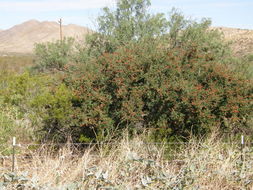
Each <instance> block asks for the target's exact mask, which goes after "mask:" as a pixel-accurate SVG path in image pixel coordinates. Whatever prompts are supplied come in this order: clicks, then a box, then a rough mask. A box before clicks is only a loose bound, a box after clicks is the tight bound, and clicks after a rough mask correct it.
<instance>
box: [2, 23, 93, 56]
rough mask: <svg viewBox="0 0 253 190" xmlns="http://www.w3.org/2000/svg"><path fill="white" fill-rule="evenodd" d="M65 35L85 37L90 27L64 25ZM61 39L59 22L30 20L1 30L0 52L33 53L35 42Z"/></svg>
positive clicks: (78, 37)
mask: <svg viewBox="0 0 253 190" xmlns="http://www.w3.org/2000/svg"><path fill="white" fill-rule="evenodd" d="M62 31H63V36H64V37H74V38H77V39H83V37H84V36H85V35H86V34H87V33H89V32H91V30H89V29H88V28H85V27H82V26H78V25H74V24H69V25H63V27H62ZM58 39H59V24H58V23H57V22H48V21H45V22H39V21H37V20H30V21H27V22H24V23H22V24H19V25H16V26H14V27H12V28H10V29H8V30H3V31H0V52H4V53H32V51H33V48H34V44H35V43H42V42H48V41H55V40H58Z"/></svg>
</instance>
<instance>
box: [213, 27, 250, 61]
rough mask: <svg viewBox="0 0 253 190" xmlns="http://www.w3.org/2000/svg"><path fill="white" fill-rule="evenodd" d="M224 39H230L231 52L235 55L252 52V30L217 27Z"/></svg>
mask: <svg viewBox="0 0 253 190" xmlns="http://www.w3.org/2000/svg"><path fill="white" fill-rule="evenodd" d="M216 29H218V30H219V31H221V32H222V33H223V34H224V37H225V39H226V40H228V41H231V43H232V44H231V47H232V49H233V52H234V54H235V55H237V56H243V55H247V54H253V30H247V29H238V28H227V27H217V28H216Z"/></svg>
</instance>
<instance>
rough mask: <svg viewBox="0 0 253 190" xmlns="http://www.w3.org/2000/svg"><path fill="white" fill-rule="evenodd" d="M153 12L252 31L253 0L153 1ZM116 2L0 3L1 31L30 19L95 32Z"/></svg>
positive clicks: (55, 0)
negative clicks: (176, 12)
mask: <svg viewBox="0 0 253 190" xmlns="http://www.w3.org/2000/svg"><path fill="white" fill-rule="evenodd" d="M151 2H152V7H151V11H152V12H164V13H168V12H169V11H170V10H171V8H172V7H175V8H178V9H179V10H181V11H182V12H183V13H184V14H185V15H186V16H187V17H191V18H194V19H201V18H203V17H208V18H211V19H212V21H213V26H226V27H235V28H245V29H253V0H151ZM114 5H115V0H0V18H1V19H0V29H8V28H10V27H12V26H13V25H15V24H20V23H22V22H24V21H27V20H30V19H37V20H40V21H45V20H48V21H57V20H58V19H59V18H63V22H64V24H70V23H72V24H78V25H82V26H87V27H90V28H94V24H95V19H96V17H97V16H98V15H99V13H100V10H101V8H102V7H104V6H109V7H113V6H114Z"/></svg>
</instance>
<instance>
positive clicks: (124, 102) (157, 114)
mask: <svg viewBox="0 0 253 190" xmlns="http://www.w3.org/2000/svg"><path fill="white" fill-rule="evenodd" d="M159 45H160V44H159V43H156V42H150V43H145V44H132V45H129V46H126V47H123V48H121V49H118V50H117V51H116V52H114V53H111V54H104V55H103V56H101V57H99V58H98V59H97V60H96V61H95V63H93V64H96V68H97V69H98V70H97V71H94V72H93V73H86V74H85V75H82V74H80V75H77V77H76V78H75V77H74V78H73V79H72V83H70V84H71V87H72V88H73V91H74V93H75V96H76V97H77V104H76V108H77V109H76V110H78V111H77V112H75V113H76V115H75V117H77V118H79V119H78V120H79V122H80V124H79V127H84V128H90V129H92V130H93V131H94V132H96V134H102V135H105V134H106V133H107V134H108V135H109V134H111V133H110V131H114V130H118V132H121V130H120V129H124V128H129V129H130V130H131V131H140V130H141V131H143V130H145V129H150V130H151V131H152V132H153V134H154V136H155V137H157V138H169V137H171V136H175V135H178V136H189V135H191V134H196V135H197V134H201V135H204V134H206V133H208V132H210V131H212V130H213V128H214V127H218V128H220V129H221V130H222V131H229V132H238V131H248V130H249V126H247V121H248V120H249V118H250V117H251V116H252V92H253V88H252V83H251V82H250V81H247V80H245V79H244V78H243V77H242V76H240V75H238V74H235V73H233V72H232V71H230V70H229V69H228V68H227V67H226V66H225V65H223V64H222V63H220V62H219V61H218V60H216V59H210V56H214V57H215V54H211V55H210V54H206V53H205V51H199V50H198V48H197V47H196V49H194V47H193V49H188V48H183V47H182V48H174V49H167V48H166V47H160V46H159ZM83 135H86V134H83Z"/></svg>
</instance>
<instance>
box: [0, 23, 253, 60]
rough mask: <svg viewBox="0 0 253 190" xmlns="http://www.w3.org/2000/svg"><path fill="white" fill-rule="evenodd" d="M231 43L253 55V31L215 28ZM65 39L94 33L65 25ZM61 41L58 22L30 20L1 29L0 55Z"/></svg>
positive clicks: (241, 52) (240, 52) (240, 51)
mask: <svg viewBox="0 0 253 190" xmlns="http://www.w3.org/2000/svg"><path fill="white" fill-rule="evenodd" d="M214 28H215V29H218V30H219V31H221V32H222V33H223V34H224V38H225V40H227V41H230V42H231V47H232V50H233V52H234V54H235V55H238V56H241V55H246V54H253V30H247V29H237V28H227V27H214ZM62 32H63V36H64V37H74V38H76V39H78V40H81V39H84V36H85V35H87V34H88V33H90V32H92V31H91V30H90V29H88V28H86V27H83V26H78V25H74V24H69V25H63V26H62ZM59 39H60V27H59V23H57V22H49V21H44V22H40V21H37V20H29V21H27V22H24V23H22V24H19V25H15V26H13V27H12V28H10V29H7V30H1V29H0V53H32V52H33V49H34V44H35V43H43V42H48V41H55V40H59Z"/></svg>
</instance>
